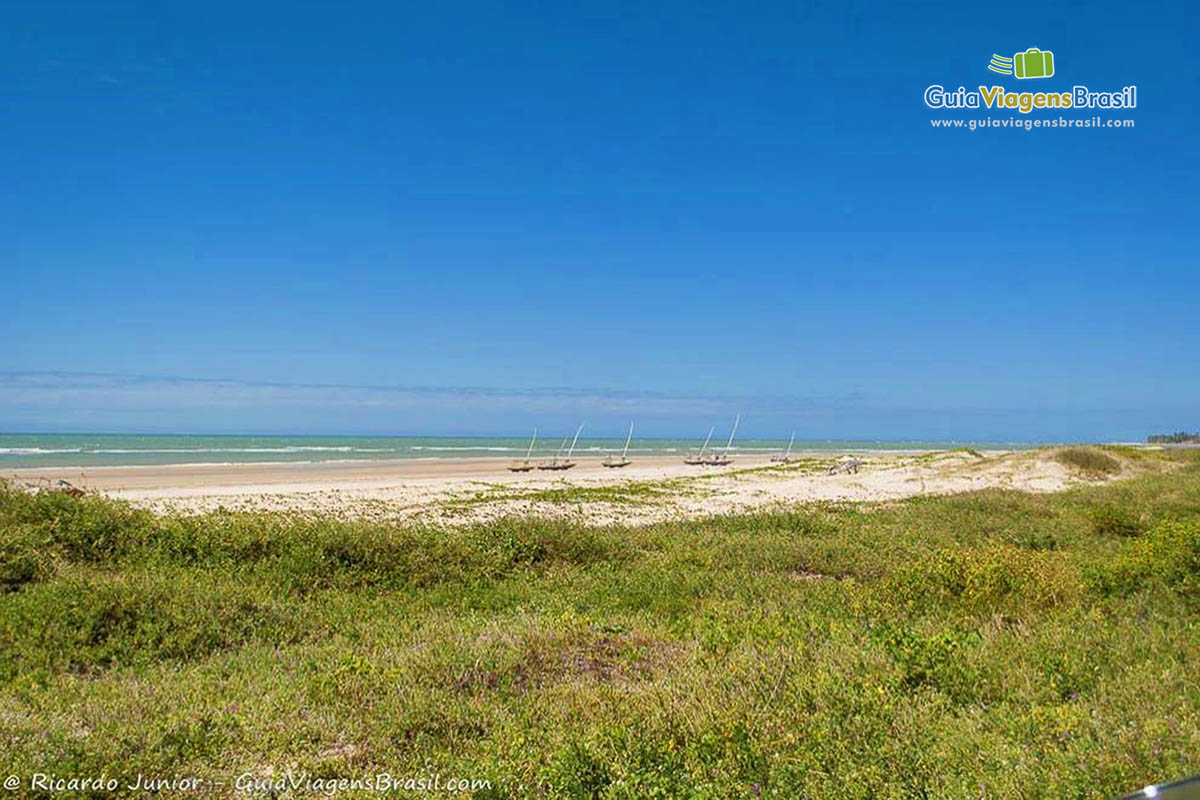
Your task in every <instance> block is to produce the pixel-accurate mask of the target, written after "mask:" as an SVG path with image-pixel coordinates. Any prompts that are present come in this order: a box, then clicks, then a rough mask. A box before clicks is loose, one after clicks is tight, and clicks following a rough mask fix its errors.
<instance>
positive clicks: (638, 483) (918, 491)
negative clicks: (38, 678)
mask: <svg viewBox="0 0 1200 800" xmlns="http://www.w3.org/2000/svg"><path fill="white" fill-rule="evenodd" d="M859 458H860V460H863V461H865V462H866V463H865V465H864V466H862V467H860V468H859V470H858V472H857V473H845V472H841V473H837V474H833V475H830V474H828V471H827V470H828V467H829V466H830V465H831V464H833V463H835V462H836V461H837V459H838V457H837V456H830V455H828V454H820V455H817V454H809V455H807V456H802V457H801V460H800V461H798V462H796V463H792V464H788V465H773V464H772V463H771V462H770V461H769V459H768V458H767V457H757V458H750V457H741V458H739V459H738V460H737V461H736V462H735V463H734V464H733V465H731V466H729V467H697V466H689V465H685V464H683V463H682V462H681V460H680V459H679V458H677V457H674V458H666V457H655V458H642V459H639V460H638V461H637V462H636V463H634V464H633V465H631V466H629V467H625V468H623V469H616V470H611V469H606V468H604V467H603V466H601V464H600V461H599V460H596V459H579V460H578V461H579V463H578V466H576V467H575V468H574V469H571V470H569V471H566V472H546V471H536V470H535V471H534V472H530V473H513V472H509V471H508V469H507V465H508V464H509V462H508V461H506V460H501V459H439V460H428V461H424V460H422V461H414V460H408V461H369V462H340V463H323V464H322V463H312V464H242V465H187V466H168V467H163V466H156V467H117V468H108V469H101V470H91V471H80V470H78V469H75V470H63V469H41V470H17V471H14V477H15V478H16V479H17V480H18V481H19V482H22V483H25V484H27V485H36V484H37V483H43V484H45V483H47V482H50V481H54V480H57V479H58V478H65V479H66V480H69V481H71V482H72V483H74V484H75V485H77V486H83V487H86V488H87V489H89V490H94V491H98V492H101V493H103V494H106V495H108V496H111V497H115V498H121V499H124V500H128V501H130V502H131V503H133V504H135V505H138V506H143V507H146V508H150V509H153V510H156V511H179V512H183V513H199V512H203V511H208V510H213V509H216V508H226V509H230V510H288V511H296V512H305V513H329V514H337V515H339V516H349V517H358V518H371V519H389V520H393V519H394V520H402V519H403V520H413V521H421V522H430V523H446V522H470V521H478V520H486V519H493V518H496V517H498V516H504V515H511V514H536V515H550V516H569V517H571V518H575V519H580V520H583V521H587V522H594V523H621V524H637V523H643V522H652V521H657V520H663V519H672V518H687V517H699V516H709V515H713V514H724V513H731V512H736V511H748V510H755V509H765V508H776V507H785V506H789V505H796V504H801V503H809V502H814V501H879V500H895V499H900V498H905V497H912V496H915V495H922V494H948V493H953V492H962V491H970V490H974V489H983V488H988V487H1004V488H1011V489H1020V490H1024V491H1032V492H1053V491H1059V490H1062V489H1065V488H1068V487H1070V486H1072V485H1075V484H1079V483H1084V482H1087V481H1086V479H1085V478H1084V477H1082V476H1079V475H1076V474H1073V473H1072V472H1070V471H1068V470H1067V469H1066V468H1065V467H1064V466H1063V465H1062V464H1060V463H1059V462H1058V461H1056V460H1055V459H1054V457H1053V452H1052V451H1048V450H1037V451H1026V452H1003V451H990V452H987V453H984V454H982V457H980V456H977V455H972V454H970V453H966V452H963V451H954V452H949V453H923V454H900V455H896V454H884V455H881V454H874V455H866V456H859ZM1124 467H1125V471H1126V473H1128V472H1130V471H1132V470H1135V469H1137V467H1136V465H1134V464H1132V463H1125V464H1124ZM572 490H575V491H572Z"/></svg>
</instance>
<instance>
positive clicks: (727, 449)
mask: <svg viewBox="0 0 1200 800" xmlns="http://www.w3.org/2000/svg"><path fill="white" fill-rule="evenodd" d="M741 421H742V414H741V412H738V415H737V419H735V420H734V421H733V430H731V431H730V432H729V441H728V442H726V443H725V451H724V452H723V453H722V454H721V455H727V454H728V453H729V447H730V445H732V444H733V436H734V434H736V433H737V426H738V423H739V422H741Z"/></svg>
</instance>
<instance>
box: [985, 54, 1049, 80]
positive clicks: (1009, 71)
mask: <svg viewBox="0 0 1200 800" xmlns="http://www.w3.org/2000/svg"><path fill="white" fill-rule="evenodd" d="M988 69H990V70H991V71H992V72H999V73H1000V74H1001V75H1015V76H1016V77H1017V78H1018V79H1021V80H1024V79H1026V78H1049V77H1050V76H1051V75H1053V74H1054V53H1051V52H1050V51H1049V50H1039V49H1037V48H1036V47H1031V48H1029V49H1028V50H1026V51H1025V52H1024V53H1016V54H1014V55H1013V57H1012V58H1008V57H1007V56H1001V55H996V54H995V53H993V54H992V60H991V63H989V64H988Z"/></svg>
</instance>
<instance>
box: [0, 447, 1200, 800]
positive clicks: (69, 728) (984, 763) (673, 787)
mask: <svg viewBox="0 0 1200 800" xmlns="http://www.w3.org/2000/svg"><path fill="white" fill-rule="evenodd" d="M1071 449H1072V450H1076V449H1083V450H1085V451H1088V450H1089V449H1087V448H1071ZM1064 452H1069V451H1064ZM1100 455H1103V456H1105V457H1106V458H1112V456H1111V455H1108V454H1105V453H1100ZM1164 458H1166V459H1169V460H1170V461H1172V462H1173V466H1174V467H1175V468H1173V469H1169V470H1161V471H1155V472H1149V473H1146V474H1143V475H1140V476H1138V477H1135V478H1131V479H1129V480H1126V481H1122V482H1115V483H1110V484H1105V485H1101V486H1081V487H1079V488H1077V489H1073V490H1071V491H1068V492H1064V493H1061V494H1055V495H1033V494H1024V493H1021V492H1014V491H1002V490H987V491H981V492H973V493H966V494H960V495H954V496H947V497H918V498H913V499H911V500H905V501H899V502H891V503H887V504H877V505H872V504H814V505H810V506H804V507H798V508H795V509H792V510H786V511H774V512H769V513H768V512H763V513H757V514H748V515H730V516H725V517H717V518H712V519H705V520H694V521H681V522H663V523H657V524H653V525H647V526H643V527H635V528H622V527H616V526H613V527H597V528H592V527H586V526H582V525H578V524H573V523H568V522H553V521H545V520H529V519H505V520H501V521H498V522H495V523H490V524H486V525H476V526H469V527H461V528H455V527H450V528H445V529H442V528H428V527H420V526H412V525H395V524H385V523H366V522H343V521H337V520H330V519H322V518H319V517H315V516H312V515H294V516H290V515H284V514H258V513H255V514H239V513H212V514H207V515H202V516H194V517H175V516H167V517H155V516H152V515H149V514H146V513H143V512H139V511H136V510H133V509H131V508H129V507H128V506H125V505H123V504H120V503H113V502H108V501H104V500H101V499H96V498H67V497H64V496H62V495H51V494H47V495H29V494H26V493H24V492H19V491H16V490H13V489H8V488H2V489H0V736H2V737H3V739H4V741H5V743H6V746H5V754H6V762H7V763H6V766H7V767H8V769H9V772H10V773H16V774H29V773H32V772H34V771H39V772H45V773H55V774H89V773H94V774H99V773H100V772H104V773H105V774H107V775H117V776H119V777H120V778H121V779H122V785H124V779H126V778H129V779H132V777H133V776H134V775H135V774H136V773H138V772H141V773H144V774H165V775H171V774H181V775H182V774H186V775H197V776H200V777H202V778H209V777H211V778H218V779H223V780H225V781H228V780H229V779H230V777H231V776H234V775H238V774H241V773H243V772H245V771H247V770H250V771H254V772H256V773H265V772H266V771H267V770H268V769H273V770H275V771H276V772H277V773H278V772H281V771H284V770H286V769H289V768H291V769H292V770H294V771H297V772H298V771H308V772H309V773H310V774H313V775H323V776H333V777H336V776H354V775H368V774H374V773H376V772H381V771H386V772H388V773H390V774H392V775H405V776H414V777H419V776H421V775H430V774H433V773H436V774H440V775H442V776H450V775H455V776H465V777H470V778H476V779H486V780H489V781H491V783H492V788H491V789H490V790H488V791H486V792H482V793H480V795H479V796H483V797H526V796H543V797H551V798H554V797H609V798H632V797H678V796H691V797H744V796H751V797H753V796H765V797H834V798H840V797H845V798H850V797H856V798H857V797H915V796H931V797H965V796H972V797H973V796H991V797H1011V796H1031V797H1105V796H1116V795H1120V794H1121V793H1124V792H1128V791H1131V790H1133V789H1135V788H1137V787H1139V786H1143V785H1145V784H1147V783H1151V782H1154V781H1158V780H1163V779H1168V778H1174V777H1180V776H1183V775H1187V774H1190V773H1193V772H1195V753H1196V752H1200V695H1198V694H1197V693H1196V689H1195V679H1194V672H1195V670H1194V669H1193V666H1194V664H1196V663H1200V637H1197V636H1196V615H1197V612H1198V611H1200V454H1198V453H1186V452H1180V453H1172V454H1170V455H1169V456H1164ZM1075 468H1079V469H1082V467H1075ZM628 495H629V496H630V497H634V498H640V497H647V498H652V497H653V492H651V493H650V494H649V495H647V494H645V493H644V492H643V490H642V488H641V487H639V486H637V485H636V484H635V485H633V487H632V488H631V489H630V491H629V493H628ZM555 497H556V498H557V496H555ZM605 498H606V499H611V497H610V495H608V494H606V495H605ZM560 499H561V500H562V501H563V502H570V501H571V498H570V497H564V498H560ZM593 499H594V498H593ZM542 502H557V500H556V499H547V500H542ZM613 502H624V501H622V500H613ZM217 794H218V796H221V794H220V792H218V793H217Z"/></svg>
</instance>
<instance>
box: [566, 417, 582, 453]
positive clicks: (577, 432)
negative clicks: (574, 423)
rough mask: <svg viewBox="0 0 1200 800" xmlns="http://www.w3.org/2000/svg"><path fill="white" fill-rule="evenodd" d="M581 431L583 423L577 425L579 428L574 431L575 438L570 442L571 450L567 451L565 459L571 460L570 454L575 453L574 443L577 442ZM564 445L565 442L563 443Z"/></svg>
mask: <svg viewBox="0 0 1200 800" xmlns="http://www.w3.org/2000/svg"><path fill="white" fill-rule="evenodd" d="M581 430H583V423H582V422H581V423H579V427H578V428H576V429H575V438H574V439H572V440H571V449H570V450H568V451H567V458H568V459H570V458H571V454H572V453H574V452H575V443H576V442H577V441H579V432H580V431H581ZM563 444H566V440H564V441H563Z"/></svg>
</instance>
